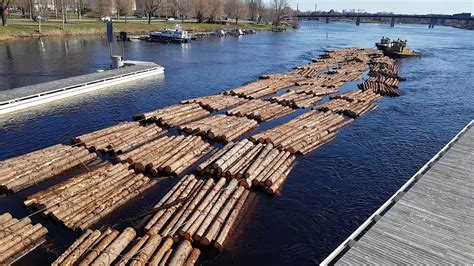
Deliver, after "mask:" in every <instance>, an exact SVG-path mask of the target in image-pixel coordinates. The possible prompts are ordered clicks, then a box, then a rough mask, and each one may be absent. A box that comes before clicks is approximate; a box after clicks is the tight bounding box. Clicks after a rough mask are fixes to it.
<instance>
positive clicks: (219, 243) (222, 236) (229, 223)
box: [214, 190, 250, 250]
mask: <svg viewBox="0 0 474 266" xmlns="http://www.w3.org/2000/svg"><path fill="white" fill-rule="evenodd" d="M249 193H250V191H248V190H245V191H244V192H243V194H242V195H241V196H240V198H239V200H238V202H237V204H236V205H235V207H234V209H233V210H232V212H231V213H230V215H229V217H227V219H226V221H225V223H224V226H223V227H222V229H221V231H220V233H219V235H218V236H217V239H216V241H215V242H214V247H216V248H217V249H218V250H222V249H223V245H224V242H225V240H226V239H227V237H228V236H229V232H230V229H231V228H232V227H233V225H234V223H235V221H236V220H237V218H238V216H239V214H240V212H241V210H242V207H243V206H244V204H245V201H246V200H247V197H248V195H249Z"/></svg>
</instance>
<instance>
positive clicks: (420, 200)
mask: <svg viewBox="0 0 474 266" xmlns="http://www.w3.org/2000/svg"><path fill="white" fill-rule="evenodd" d="M473 127H474V120H473V121H471V123H469V124H468V125H467V126H466V127H465V128H464V129H463V130H462V131H461V132H460V133H459V134H458V135H457V136H456V137H455V138H454V139H453V140H451V141H450V142H449V143H448V144H447V145H446V146H445V147H444V148H443V149H442V150H441V151H440V152H438V154H436V155H435V156H434V157H433V158H432V159H431V160H430V161H429V162H428V163H427V164H426V165H425V166H423V167H422V168H421V169H420V170H419V171H418V172H417V173H416V174H415V175H414V176H413V177H412V178H410V180H408V182H407V183H405V185H403V187H402V188H401V189H400V190H398V191H397V193H395V194H394V195H393V196H392V197H391V198H390V199H389V200H388V201H387V202H386V203H385V204H384V205H382V207H380V208H379V209H378V210H377V211H376V212H375V213H374V214H373V215H372V216H371V217H370V218H369V219H368V220H367V221H366V222H364V223H363V224H362V226H361V227H359V228H358V229H357V230H356V231H355V232H354V233H353V234H352V235H351V236H350V237H349V238H347V239H346V240H345V241H344V242H343V243H342V244H341V245H340V246H339V247H338V248H336V250H334V252H333V253H331V254H330V255H329V256H328V257H327V258H326V259H325V260H324V261H323V262H322V263H321V265H327V264H329V263H331V264H332V263H334V262H335V264H337V265H349V264H350V265H352V264H358V265H359V264H378V265H384V264H465V265H467V264H472V263H473V262H474V229H473V228H474V196H473V194H474V128H473ZM372 224H373V225H372ZM371 225H372V227H370V226H371ZM364 232H365V233H364ZM345 251H346V252H345ZM344 252H345V253H344Z"/></svg>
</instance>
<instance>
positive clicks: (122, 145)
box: [73, 122, 166, 154]
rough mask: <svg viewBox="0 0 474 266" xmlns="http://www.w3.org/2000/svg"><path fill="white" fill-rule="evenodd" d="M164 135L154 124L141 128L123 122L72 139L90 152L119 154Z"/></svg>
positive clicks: (134, 123) (163, 131)
mask: <svg viewBox="0 0 474 266" xmlns="http://www.w3.org/2000/svg"><path fill="white" fill-rule="evenodd" d="M164 134H166V130H164V129H162V128H160V127H158V126H157V125H156V124H150V125H147V126H141V125H140V124H139V123H138V122H125V123H120V124H118V125H115V126H112V127H109V128H105V129H101V130H98V131H94V132H91V133H87V134H84V135H81V136H79V137H76V138H74V139H73V141H74V142H75V143H80V144H82V145H84V146H85V147H86V148H88V149H89V150H91V151H101V152H111V153H113V154H121V153H124V152H127V151H130V150H133V149H134V148H136V147H138V146H140V145H143V144H144V143H147V142H150V141H152V140H154V139H156V138H158V137H160V136H163V135H164Z"/></svg>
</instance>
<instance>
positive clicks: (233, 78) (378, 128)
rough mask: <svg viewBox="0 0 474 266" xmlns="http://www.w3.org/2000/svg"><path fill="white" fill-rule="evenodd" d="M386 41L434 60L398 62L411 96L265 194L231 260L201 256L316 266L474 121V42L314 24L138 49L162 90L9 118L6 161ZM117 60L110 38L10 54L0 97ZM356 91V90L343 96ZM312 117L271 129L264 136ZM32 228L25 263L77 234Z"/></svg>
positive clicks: (414, 30) (4, 130) (9, 207)
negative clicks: (158, 74) (161, 70)
mask: <svg viewBox="0 0 474 266" xmlns="http://www.w3.org/2000/svg"><path fill="white" fill-rule="evenodd" d="M326 34H327V38H326ZM381 36H390V37H392V38H398V37H400V38H402V39H407V40H408V43H409V46H411V47H412V48H413V49H415V50H417V51H420V52H421V53H423V55H424V56H423V57H421V58H420V59H416V60H409V61H406V60H404V61H400V62H399V66H400V68H401V75H402V76H404V77H406V78H407V81H406V82H402V85H401V89H400V91H401V93H402V96H401V97H398V98H384V99H382V100H380V101H379V102H378V107H377V108H376V109H375V110H373V111H371V112H369V113H367V114H366V115H364V116H363V117H361V118H359V119H357V120H355V121H354V122H353V123H352V124H350V125H348V126H347V127H345V128H344V129H342V130H341V131H340V132H339V133H338V135H337V137H336V139H335V140H334V141H332V142H331V143H329V144H327V145H325V146H323V147H322V148H320V149H318V150H316V151H314V152H312V153H310V154H307V155H306V156H304V157H299V158H298V159H297V164H296V167H295V168H294V170H293V171H292V172H291V173H290V176H289V178H288V180H287V182H286V183H285V185H284V187H283V191H282V194H281V195H280V196H273V197H271V196H268V195H263V193H258V195H256V196H255V199H254V201H253V202H252V204H250V205H249V206H248V207H247V208H248V211H247V212H246V214H245V216H244V217H242V219H241V220H240V222H239V223H238V225H237V226H236V228H235V230H234V235H233V237H232V238H231V239H230V240H229V241H228V242H227V243H226V247H225V250H224V251H223V252H222V253H218V252H216V251H214V250H212V249H210V250H204V253H205V255H204V256H202V257H201V259H200V260H199V263H201V264H206V265H216V264H225V265H242V264H249V265H258V264H265V265H269V264H270V265H272V264H273V265H281V264H287V265H290V264H291V265H294V264H302V265H305V264H314V263H317V262H320V261H321V260H323V259H324V258H325V256H327V255H328V254H329V253H330V252H331V251H332V250H333V249H334V248H335V247H336V246H337V245H338V244H339V243H340V242H341V241H343V240H344V239H345V238H346V237H347V236H348V235H349V234H350V233H351V232H352V231H353V230H355V229H356V228H357V227H358V226H359V225H360V224H361V223H362V222H363V221H364V220H365V219H366V218H367V217H368V216H369V215H370V214H371V213H372V212H373V211H374V210H376V209H377V208H378V207H379V206H380V205H381V204H382V203H383V202H384V201H385V200H386V199H387V198H389V197H390V196H391V195H392V193H393V192H395V191H396V190H397V189H398V188H399V187H400V186H401V184H403V183H404V182H405V181H406V180H407V179H408V178H409V177H410V176H411V175H412V174H414V173H415V172H416V171H417V170H418V168H419V167H421V166H422V165H423V164H424V163H425V162H426V161H427V160H429V159H430V158H431V157H432V156H433V155H434V154H435V153H436V152H437V151H438V150H439V149H440V148H441V147H442V146H443V145H444V144H445V143H446V142H448V141H449V139H451V138H452V137H453V136H454V135H455V134H456V133H457V132H458V131H459V130H461V129H462V127H463V126H464V125H465V124H467V123H468V122H469V121H470V120H471V119H473V118H474V94H473V93H472V91H471V89H470V88H471V85H472V84H473V83H474V77H473V75H472V69H474V60H473V59H474V58H473V57H474V33H473V32H472V31H464V30H459V29H454V28H448V27H441V26H440V27H436V28H434V29H427V27H425V26H424V25H396V27H395V28H390V27H389V25H379V24H361V25H360V26H359V27H357V26H355V25H352V24H344V23H330V24H320V23H316V22H303V23H301V28H300V29H298V30H296V31H290V32H286V33H258V34H256V35H251V36H245V37H243V38H238V39H237V38H228V39H223V40H221V39H208V40H202V41H195V42H192V43H191V44H188V45H182V46H180V45H161V44H151V43H144V42H129V43H127V44H126V54H127V56H128V57H129V59H133V60H148V61H154V62H157V63H158V64H160V65H163V66H164V67H165V68H166V72H165V76H164V78H163V79H158V80H153V79H152V80H143V81H140V82H134V83H131V84H129V86H126V87H117V88H111V89H108V90H104V91H103V92H94V93H90V94H84V95H82V96H79V97H74V98H70V99H67V100H65V101H61V102H58V103H51V104H50V105H48V106H47V108H40V107H38V108H35V109H31V110H28V111H25V112H21V113H18V114H15V115H9V116H5V117H3V118H1V120H0V124H1V128H0V160H3V159H6V158H10V157H13V156H17V155H20V154H24V153H27V152H30V151H33V150H36V149H39V148H43V147H46V146H49V145H52V144H56V143H69V141H70V139H71V138H72V137H74V136H77V135H80V134H83V133H86V132H90V131H93V130H96V129H100V128H104V127H107V126H110V125H113V124H115V123H117V122H119V121H123V120H131V118H132V116H133V115H134V114H138V113H141V112H144V111H149V110H152V109H156V108H159V107H163V106H166V105H170V104H175V103H178V102H179V101H181V100H183V99H187V98H192V97H198V96H203V95H209V94H213V93H217V92H221V91H224V90H227V89H229V88H232V87H236V86H239V85H241V84H243V83H247V82H250V81H253V80H255V79H256V78H258V76H259V75H261V74H265V73H277V72H282V71H288V70H290V69H291V68H292V67H294V66H297V65H301V64H305V63H307V62H308V61H309V60H310V59H312V58H314V57H316V56H317V55H318V54H319V53H321V52H322V51H324V50H326V49H330V48H339V47H354V46H356V47H371V46H373V45H374V42H376V41H378V40H379V39H380V37H381ZM25 55H28V56H25ZM107 57H108V55H107V45H106V44H105V43H104V40H96V39H93V38H92V39H89V38H87V39H68V40H64V39H44V40H42V43H40V42H39V41H38V40H28V41H18V42H11V43H4V44H0V62H5V63H4V64H0V73H2V75H0V84H2V88H1V89H0V90H8V89H12V88H15V87H19V86H25V85H29V84H34V83H39V82H43V81H50V80H54V79H59V78H64V77H68V76H73V75H79V74H84V73H90V72H93V71H95V70H97V69H101V68H102V69H103V68H105V67H106V66H108V64H109V61H108V58H107ZM354 88H355V84H350V85H346V86H345V87H344V88H342V91H345V90H348V89H354ZM0 93H1V91H0ZM303 112H304V110H297V111H295V112H293V113H292V114H290V115H288V116H287V117H284V118H280V119H275V120H273V121H270V122H266V123H262V124H261V126H260V128H259V129H258V130H257V131H260V130H263V129H267V128H270V127H273V126H275V125H277V124H279V123H281V122H284V121H287V120H288V119H290V118H292V117H295V116H297V115H299V114H301V113H303ZM61 178H67V177H61ZM61 178H57V179H54V180H51V181H48V182H45V183H42V184H40V186H38V187H34V188H30V189H27V190H24V191H22V192H20V193H17V194H14V195H8V196H6V197H5V196H3V197H0V213H3V212H5V211H10V212H12V214H13V215H14V216H16V217H22V216H25V215H27V214H29V213H32V212H33V210H30V209H24V208H23V207H22V200H23V199H24V198H25V197H27V196H28V195H31V194H32V193H34V192H35V191H39V190H41V189H43V188H44V187H46V186H47V185H49V184H53V183H57V182H59V181H60V180H61ZM175 181H176V178H172V179H165V180H163V181H161V182H159V183H158V184H157V185H156V186H154V187H152V188H151V189H150V190H148V191H147V192H146V193H144V194H143V195H140V196H139V197H137V198H136V199H134V200H132V201H130V202H129V203H127V204H126V205H124V206H123V207H121V208H120V209H118V210H117V211H115V212H113V213H112V214H111V215H109V216H107V217H105V218H104V220H103V221H101V222H100V223H98V224H97V225H94V228H99V227H102V226H109V225H114V224H116V223H117V222H119V221H122V220H123V219H128V218H130V217H133V216H134V215H136V214H138V213H140V212H141V211H143V210H145V209H148V208H150V207H152V206H153V204H154V203H156V201H158V199H159V198H160V196H161V195H162V194H163V193H164V192H165V191H166V190H167V189H168V188H169V187H170V186H171V185H172V184H173V183H174V182H175ZM49 182H50V183H49ZM33 220H34V221H35V222H41V223H43V224H45V225H46V226H47V227H48V229H49V230H50V234H49V235H48V241H47V242H46V244H45V245H43V246H41V247H39V248H38V249H37V250H35V251H34V252H32V253H31V254H29V255H28V256H25V257H24V258H23V259H22V260H21V261H19V262H18V264H22V265H31V264H47V263H49V262H51V261H52V260H54V259H55V256H56V255H55V254H58V253H61V252H62V251H63V250H64V249H65V248H66V247H67V246H68V245H70V244H71V243H72V241H74V238H76V237H77V236H78V235H79V233H78V232H71V231H69V230H67V229H65V228H64V227H62V226H60V225H58V224H57V223H55V222H52V221H50V220H48V219H44V218H42V217H41V216H34V219H33ZM126 225H127V223H123V224H120V225H119V227H123V226H126Z"/></svg>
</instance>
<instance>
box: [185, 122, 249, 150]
mask: <svg viewBox="0 0 474 266" xmlns="http://www.w3.org/2000/svg"><path fill="white" fill-rule="evenodd" d="M257 126H258V123H257V122H256V121H255V120H252V119H248V118H245V117H235V116H227V115H216V116H210V117H206V118H203V119H201V120H198V121H194V122H191V123H187V124H184V125H181V126H179V127H178V129H179V130H182V131H184V132H187V133H196V134H200V135H202V136H204V137H206V138H208V139H211V140H217V141H222V142H224V143H227V142H229V141H232V140H235V139H236V138H238V137H240V136H242V135H244V134H245V133H247V132H249V131H251V130H253V129H255V128H256V127H257Z"/></svg>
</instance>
